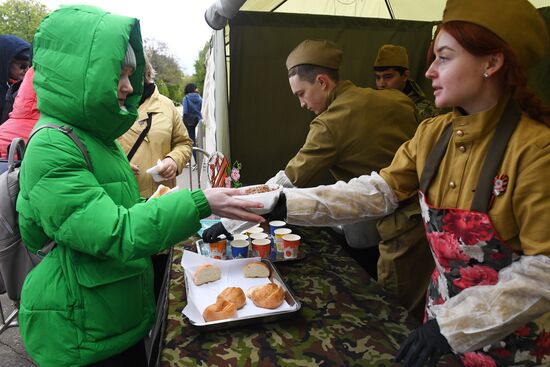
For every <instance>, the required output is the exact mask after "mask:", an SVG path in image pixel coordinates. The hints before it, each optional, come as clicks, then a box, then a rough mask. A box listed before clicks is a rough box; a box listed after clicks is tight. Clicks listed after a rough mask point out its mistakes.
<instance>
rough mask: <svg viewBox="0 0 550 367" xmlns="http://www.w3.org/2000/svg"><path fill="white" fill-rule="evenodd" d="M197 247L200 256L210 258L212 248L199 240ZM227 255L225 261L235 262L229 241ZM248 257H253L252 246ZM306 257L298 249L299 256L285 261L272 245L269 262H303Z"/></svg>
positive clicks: (196, 242) (196, 243)
mask: <svg viewBox="0 0 550 367" xmlns="http://www.w3.org/2000/svg"><path fill="white" fill-rule="evenodd" d="M195 247H196V249H197V253H198V254H199V255H203V256H208V257H210V247H209V246H208V243H206V242H204V241H203V240H197V241H195ZM225 255H226V257H225V259H223V260H233V256H232V255H231V245H230V243H229V241H227V248H226V249H225ZM248 257H253V255H252V249H251V246H248ZM304 257H306V255H305V254H304V253H303V252H302V251H300V250H299V249H298V256H296V257H295V258H293V259H285V257H284V255H283V253H282V252H277V251H275V250H274V248H273V245H272V247H271V254H270V256H269V260H270V261H271V262H274V263H276V262H284V261H296V260H302V259H303V258H304Z"/></svg>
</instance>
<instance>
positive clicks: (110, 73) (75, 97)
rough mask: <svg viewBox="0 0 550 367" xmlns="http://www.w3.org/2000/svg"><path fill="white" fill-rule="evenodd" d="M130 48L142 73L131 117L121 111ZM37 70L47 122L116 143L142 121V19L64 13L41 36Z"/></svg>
mask: <svg viewBox="0 0 550 367" xmlns="http://www.w3.org/2000/svg"><path fill="white" fill-rule="evenodd" d="M59 39H63V42H57V41H56V40H59ZM128 42H130V44H131V45H132V47H133V49H134V51H135V54H136V61H137V67H136V70H135V71H134V73H133V75H132V76H131V77H130V82H131V83H132V87H133V89H134V91H133V93H132V94H131V95H129V96H128V98H127V99H126V103H125V106H126V109H127V111H125V110H123V109H121V108H120V107H119V104H118V99H117V88H118V80H119V77H120V71H121V69H122V66H123V62H124V57H125V55H126V49H127V47H128ZM33 65H34V68H35V75H34V88H35V89H36V95H37V98H38V109H39V110H40V113H41V121H46V120H47V121H51V120H52V118H53V119H54V120H59V121H60V122H62V123H64V124H68V125H72V126H75V127H77V128H80V129H82V130H84V131H87V132H88V133H89V134H90V135H93V136H95V137H97V138H99V139H100V140H102V141H104V142H111V141H113V140H115V139H116V138H118V137H119V136H121V135H122V134H123V133H124V132H126V131H127V130H128V129H129V128H130V126H132V124H133V123H134V121H136V119H137V107H138V102H139V100H140V98H141V94H142V91H143V67H144V57H143V46H142V42H141V33H140V26H139V21H138V20H137V19H135V18H128V17H124V16H119V15H114V14H110V13H108V12H105V11H103V10H101V9H99V8H95V7H92V6H87V5H71V6H65V7H62V8H61V9H59V10H56V11H55V12H53V13H51V14H50V15H48V16H47V17H46V18H45V19H44V20H43V21H42V23H41V24H40V27H39V29H38V31H37V32H36V34H35V36H34V59H33Z"/></svg>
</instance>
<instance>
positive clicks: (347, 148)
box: [285, 81, 418, 187]
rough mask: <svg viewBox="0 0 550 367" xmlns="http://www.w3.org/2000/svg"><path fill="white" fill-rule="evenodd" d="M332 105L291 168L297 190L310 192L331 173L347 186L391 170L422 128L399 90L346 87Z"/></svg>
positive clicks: (288, 169)
mask: <svg viewBox="0 0 550 367" xmlns="http://www.w3.org/2000/svg"><path fill="white" fill-rule="evenodd" d="M327 105H328V108H327V109H326V110H325V111H324V112H323V113H321V114H319V115H318V116H317V117H316V118H315V119H314V120H313V121H312V122H311V123H310V127H309V133H308V135H307V138H306V142H305V143H304V145H303V146H302V148H301V149H300V151H299V152H298V154H296V156H294V158H292V159H291V160H290V162H289V163H288V164H287V166H286V168H285V174H286V175H287V177H288V178H289V179H290V181H291V182H292V183H293V184H294V185H295V186H297V187H307V186H308V185H309V184H310V182H311V181H312V180H313V178H314V177H315V176H316V175H317V174H318V173H320V172H325V171H327V170H330V172H331V174H332V176H333V177H334V178H335V179H336V180H344V181H348V180H349V179H351V178H353V177H357V176H360V175H362V174H368V173H370V172H371V171H373V170H375V171H378V170H380V169H382V168H383V167H386V166H387V165H389V164H390V162H391V160H392V158H393V156H394V154H395V152H396V151H397V149H398V148H399V146H400V145H401V144H402V143H403V142H405V141H407V140H408V139H410V138H411V137H412V136H413V135H414V132H415V130H416V128H417V127H418V122H417V118H416V113H415V110H414V106H413V104H412V102H411V100H410V99H409V98H407V96H405V95H404V94H403V93H401V92H399V91H396V90H382V91H377V90H374V89H371V88H359V87H356V86H355V85H354V84H353V83H352V82H350V81H341V82H339V83H338V85H337V86H336V87H335V88H334V90H333V91H332V92H331V94H330V95H329V97H328V101H327Z"/></svg>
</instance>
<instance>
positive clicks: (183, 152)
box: [118, 61, 193, 198]
mask: <svg viewBox="0 0 550 367" xmlns="http://www.w3.org/2000/svg"><path fill="white" fill-rule="evenodd" d="M154 74H155V71H154V69H153V67H152V66H151V64H150V62H149V61H147V62H146V66H145V85H144V92H143V96H142V99H141V101H140V102H141V103H140V105H139V108H138V113H139V117H138V120H137V121H136V122H135V123H134V124H133V125H132V127H131V128H130V129H129V130H128V131H127V132H126V133H125V134H124V135H122V136H121V137H120V138H119V139H118V141H119V143H120V144H121V146H122V149H124V152H125V153H126V154H128V153H129V151H130V149H132V147H133V146H134V144H135V142H136V140H137V139H138V137H139V135H140V134H141V132H142V131H143V130H144V129H145V126H146V122H147V114H148V113H152V124H151V129H150V130H149V132H148V133H147V135H146V136H145V139H144V140H143V142H142V143H141V145H140V146H139V148H138V149H137V151H136V153H135V155H134V156H133V157H132V160H131V161H130V164H131V166H132V169H133V170H134V175H135V176H136V180H137V182H138V187H139V192H140V194H141V196H142V197H144V198H148V197H150V196H151V195H152V194H153V193H154V192H155V191H156V190H157V188H158V187H159V185H160V184H163V185H164V186H168V187H170V188H172V187H175V186H176V176H177V175H178V174H179V173H181V172H182V170H183V167H184V166H185V165H186V164H187V162H189V159H190V157H191V153H192V150H193V141H192V140H191V139H190V138H189V135H188V134H187V129H186V128H185V126H184V125H183V121H182V118H181V115H180V114H179V113H178V110H177V109H176V107H175V106H174V103H173V102H172V101H171V100H170V99H169V98H168V97H165V96H163V95H162V94H160V93H159V90H158V88H157V86H156V85H155V83H154ZM159 159H160V160H161V161H162V163H163V167H162V169H161V170H160V171H159V173H160V174H161V175H162V176H163V177H164V178H165V181H162V182H155V181H154V180H153V176H151V175H150V174H148V173H146V172H145V170H147V169H148V168H150V167H152V166H154V165H156V164H157V160H159Z"/></svg>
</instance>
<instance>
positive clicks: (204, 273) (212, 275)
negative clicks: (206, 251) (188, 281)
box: [193, 264, 222, 285]
mask: <svg viewBox="0 0 550 367" xmlns="http://www.w3.org/2000/svg"><path fill="white" fill-rule="evenodd" d="M221 277H222V273H221V271H220V268H218V267H217V266H215V265H211V264H204V265H201V266H200V267H199V268H198V269H197V270H196V271H195V276H194V277H193V281H194V282H195V284H196V285H201V284H204V283H208V282H213V281H216V280H218V279H220V278H221Z"/></svg>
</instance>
